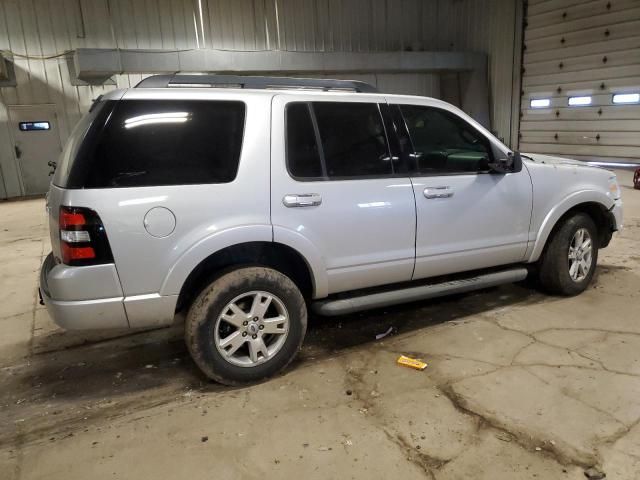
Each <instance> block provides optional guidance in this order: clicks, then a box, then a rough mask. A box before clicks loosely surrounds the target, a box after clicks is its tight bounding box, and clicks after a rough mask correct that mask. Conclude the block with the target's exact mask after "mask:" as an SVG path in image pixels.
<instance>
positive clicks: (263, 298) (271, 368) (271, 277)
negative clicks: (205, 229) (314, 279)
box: [185, 267, 307, 385]
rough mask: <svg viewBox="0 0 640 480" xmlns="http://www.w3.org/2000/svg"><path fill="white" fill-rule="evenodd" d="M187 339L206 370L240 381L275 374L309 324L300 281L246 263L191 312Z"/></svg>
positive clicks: (212, 375)
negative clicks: (299, 285)
mask: <svg viewBox="0 0 640 480" xmlns="http://www.w3.org/2000/svg"><path fill="white" fill-rule="evenodd" d="M185 327H186V328H185V340H186V342H187V346H188V348H189V351H190V353H191V356H192V357H193V359H194V361H195V362H196V364H197V365H198V367H200V369H201V370H202V371H203V372H204V374H205V375H206V376H207V377H209V378H211V379H213V380H216V381H218V382H220V383H224V384H227V385H241V384H246V383H253V382H258V381H260V380H263V379H266V378H268V377H270V376H272V375H275V374H276V373H278V372H279V371H281V370H282V369H283V368H285V367H286V366H287V365H288V364H289V363H290V362H291V361H292V360H293V358H294V357H295V355H296V354H297V352H298V350H299V349H300V346H301V345H302V341H303V339H304V335H305V332H306V328H307V309H306V305H305V302H304V298H303V297H302V294H301V293H300V291H299V290H298V288H297V287H296V285H295V284H294V283H293V282H292V281H291V280H290V279H289V278H288V277H287V276H285V275H283V274H282V273H280V272H278V271H276V270H272V269H270V268H262V267H247V268H240V269H238V270H234V271H232V272H229V273H227V274H225V275H222V276H221V277H220V278H218V279H217V280H215V281H213V282H212V283H211V284H210V285H209V286H208V287H207V288H205V289H204V291H203V292H202V293H201V294H200V295H199V296H198V298H196V300H195V301H194V303H193V305H192V306H191V308H190V310H189V313H188V314H187V319H186V325H185Z"/></svg>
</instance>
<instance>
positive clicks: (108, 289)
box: [40, 254, 178, 330]
mask: <svg viewBox="0 0 640 480" xmlns="http://www.w3.org/2000/svg"><path fill="white" fill-rule="evenodd" d="M40 297H41V299H42V301H43V302H44V305H45V306H46V307H47V311H48V312H49V315H50V316H51V318H52V319H53V321H54V322H55V323H56V324H58V325H59V326H60V327H62V328H64V329H66V330H94V329H110V328H129V327H131V328H149V327H161V326H166V325H171V324H172V323H173V321H174V314H175V309H176V303H177V301H178V296H177V295H159V294H157V293H152V294H143V295H133V296H128V297H125V296H124V294H123V292H122V288H121V287H120V280H119V279H118V273H117V272H116V268H115V265H114V264H105V265H95V266H86V267H69V266H67V265H62V264H57V265H56V263H55V260H54V258H53V255H52V254H49V255H48V256H47V258H46V259H45V261H44V263H43V264H42V269H41V270H40Z"/></svg>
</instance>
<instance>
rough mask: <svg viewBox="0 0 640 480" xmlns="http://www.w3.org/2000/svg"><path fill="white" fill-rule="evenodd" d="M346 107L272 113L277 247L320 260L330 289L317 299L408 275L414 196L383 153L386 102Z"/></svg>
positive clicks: (295, 103)
mask: <svg viewBox="0 0 640 480" xmlns="http://www.w3.org/2000/svg"><path fill="white" fill-rule="evenodd" d="M347 98H348V99H347ZM347 98H340V99H339V100H340V101H336V97H328V96H326V95H324V96H323V95H317V96H315V95H314V96H310V95H309V94H308V93H307V94H304V95H300V96H297V95H278V96H276V97H274V99H273V103H272V146H271V219H272V223H273V228H274V240H275V241H276V242H282V243H285V244H288V245H292V246H294V245H296V246H298V245H299V250H302V251H304V249H305V248H306V249H309V250H312V251H313V252H315V253H316V255H317V256H318V258H320V263H321V264H322V268H324V269H325V270H326V280H327V284H326V285H316V286H315V287H316V296H324V295H326V294H328V293H334V292H340V291H347V290H355V289H358V288H364V287H371V286H375V285H380V284H387V283H394V282H401V281H407V280H410V279H411V275H412V272H413V266H414V254H415V243H414V242H415V220H416V216H415V215H416V213H415V202H414V196H413V190H412V186H411V181H410V179H409V177H408V176H407V174H406V173H404V174H403V173H400V170H401V168H399V165H398V164H397V161H398V160H397V158H396V157H394V158H392V157H391V155H390V153H389V147H388V141H387V135H386V131H385V126H384V123H383V121H382V116H381V113H380V104H382V105H384V100H381V99H379V98H377V97H369V96H366V95H364V94H355V95H353V96H350V97H347ZM303 254H304V252H303Z"/></svg>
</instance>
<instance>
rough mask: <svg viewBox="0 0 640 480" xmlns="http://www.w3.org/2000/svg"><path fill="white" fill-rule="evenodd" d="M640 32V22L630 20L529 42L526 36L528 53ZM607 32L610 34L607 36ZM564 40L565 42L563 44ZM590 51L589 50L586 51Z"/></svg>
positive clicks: (633, 34)
mask: <svg viewBox="0 0 640 480" xmlns="http://www.w3.org/2000/svg"><path fill="white" fill-rule="evenodd" d="M639 31H640V20H629V21H627V22H624V23H618V24H616V25H610V26H604V27H596V28H590V29H589V30H581V31H579V32H571V33H567V34H564V35H563V34H559V35H553V36H551V37H544V38H537V39H533V40H528V39H527V38H526V35H525V45H526V47H527V51H528V52H539V51H542V50H547V51H548V50H550V49H554V48H561V47H570V46H572V45H586V44H588V43H591V42H598V41H601V40H609V39H616V38H626V37H635V36H637V35H638V32H639ZM607 32H609V34H608V35H607ZM562 39H564V42H562ZM585 51H588V50H585Z"/></svg>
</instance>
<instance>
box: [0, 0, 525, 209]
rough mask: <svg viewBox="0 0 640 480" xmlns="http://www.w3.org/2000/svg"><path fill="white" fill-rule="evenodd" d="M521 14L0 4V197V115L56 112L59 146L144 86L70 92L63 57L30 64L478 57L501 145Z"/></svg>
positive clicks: (263, 5) (111, 0)
mask: <svg viewBox="0 0 640 480" xmlns="http://www.w3.org/2000/svg"><path fill="white" fill-rule="evenodd" d="M519 5H520V3H519V2H518V1H516V0H350V1H343V0H2V1H0V49H2V50H8V51H11V52H13V53H14V54H16V56H14V62H15V70H16V78H17V83H18V85H17V87H3V88H0V169H1V171H0V174H1V175H2V177H3V181H2V182H0V198H2V197H5V196H18V195H21V194H22V191H21V187H20V183H19V181H18V178H19V175H18V172H17V169H16V168H17V167H16V161H15V159H14V155H13V151H12V148H11V141H10V134H9V130H8V124H7V108H6V107H7V105H33V104H53V105H55V106H56V108H57V112H58V115H59V117H58V118H59V128H60V136H61V141H62V142H64V141H65V140H66V138H67V136H68V134H69V132H70V130H71V129H72V128H73V126H74V125H75V123H76V122H77V121H78V119H79V118H80V116H81V115H82V114H83V113H84V112H85V111H86V110H87V109H88V107H89V105H90V103H91V100H92V99H93V98H95V97H97V96H98V95H100V94H101V93H104V92H105V91H108V90H111V89H113V88H117V87H121V88H122V87H130V86H133V85H135V84H136V83H137V82H139V81H140V80H141V79H142V78H143V76H142V75H117V76H115V77H114V80H115V83H116V85H113V86H99V87H96V86H73V85H72V84H71V81H70V75H69V70H68V67H67V61H66V57H64V56H62V57H57V58H50V59H40V58H39V57H48V56H53V55H57V54H60V53H62V52H65V51H71V50H73V49H75V48H80V47H87V48H91V47H95V48H145V49H147V48H157V49H193V48H216V49H229V50H275V49H281V50H292V51H349V52H371V51H398V50H405V49H413V50H470V51H481V52H485V53H488V54H489V63H490V65H489V71H490V88H491V92H490V95H491V100H492V102H491V103H492V106H491V108H492V111H491V115H492V125H493V127H494V130H496V132H497V133H498V135H499V136H501V137H503V138H505V139H506V141H507V142H509V141H510V138H511V128H512V126H513V122H512V120H513V119H512V116H513V111H512V105H513V101H512V99H513V91H514V90H513V88H512V83H513V79H514V75H513V64H514V63H513V59H514V54H515V55H516V56H517V55H518V54H519V46H518V45H517V44H518V41H517V25H518V23H519V21H516V18H517V14H518V12H517V10H518V9H519ZM200 11H201V12H202V15H200ZM514 45H515V48H514ZM21 55H24V56H27V57H29V58H24V57H21ZM517 63H519V60H518V61H517ZM351 77H353V76H351ZM362 77H363V79H365V80H367V81H371V82H373V83H376V84H377V85H378V86H379V87H380V88H381V89H382V90H383V91H387V92H391V93H410V94H421V95H431V96H438V95H439V92H440V88H439V86H440V81H439V77H438V76H436V75H418V74H411V75H400V74H398V75H391V74H385V75H363V76H362ZM515 91H516V92H517V91H518V88H517V86H516V90H515Z"/></svg>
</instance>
